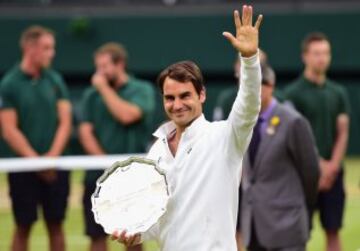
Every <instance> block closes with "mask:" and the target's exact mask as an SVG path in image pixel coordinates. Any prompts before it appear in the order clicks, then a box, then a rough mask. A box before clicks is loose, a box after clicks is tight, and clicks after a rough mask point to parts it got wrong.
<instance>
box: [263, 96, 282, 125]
mask: <svg viewBox="0 0 360 251" xmlns="http://www.w3.org/2000/svg"><path fill="white" fill-rule="evenodd" d="M277 103H278V102H277V100H276V99H275V98H272V100H271V102H270V105H269V106H268V107H267V108H266V109H265V110H264V111H263V112H262V113H260V118H261V119H262V120H263V121H267V120H268V119H269V118H270V115H271V114H272V112H273V110H274V108H275V106H276V104H277Z"/></svg>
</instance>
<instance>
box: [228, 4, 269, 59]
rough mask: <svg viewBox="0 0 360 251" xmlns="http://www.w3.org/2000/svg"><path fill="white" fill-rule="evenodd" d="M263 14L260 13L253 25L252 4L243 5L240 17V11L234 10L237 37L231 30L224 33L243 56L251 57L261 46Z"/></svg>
mask: <svg viewBox="0 0 360 251" xmlns="http://www.w3.org/2000/svg"><path fill="white" fill-rule="evenodd" d="M262 17H263V16H262V15H259V16H258V18H257V20H256V22H255V25H254V26H253V25H252V19H253V9H252V7H251V6H246V5H244V6H243V9H242V15H241V18H240V15H239V12H238V11H234V21H235V27H236V37H234V36H233V35H232V34H231V33H230V32H224V33H223V35H224V36H225V37H226V38H227V39H228V40H229V41H230V43H231V44H232V45H233V47H234V48H235V49H236V50H237V51H238V52H239V53H241V55H242V56H243V57H251V56H252V55H254V54H256V52H257V50H258V47H259V27H260V24H261V21H262Z"/></svg>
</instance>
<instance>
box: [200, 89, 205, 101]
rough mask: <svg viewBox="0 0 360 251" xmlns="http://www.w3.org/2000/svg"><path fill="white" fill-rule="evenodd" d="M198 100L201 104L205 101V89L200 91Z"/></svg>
mask: <svg viewBox="0 0 360 251" xmlns="http://www.w3.org/2000/svg"><path fill="white" fill-rule="evenodd" d="M199 98H200V102H201V103H202V104H203V103H204V102H205V100H206V91H205V89H202V90H201V91H200V95H199Z"/></svg>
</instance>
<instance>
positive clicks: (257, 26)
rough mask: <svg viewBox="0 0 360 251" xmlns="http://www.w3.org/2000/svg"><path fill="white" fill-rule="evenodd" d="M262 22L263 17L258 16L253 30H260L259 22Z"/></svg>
mask: <svg viewBox="0 0 360 251" xmlns="http://www.w3.org/2000/svg"><path fill="white" fill-rule="evenodd" d="M262 20H263V15H259V16H258V18H257V20H256V23H255V28H256V29H257V30H258V29H259V28H260V25H261V22H262Z"/></svg>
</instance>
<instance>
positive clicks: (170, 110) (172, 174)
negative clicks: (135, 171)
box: [112, 5, 262, 251]
mask: <svg viewBox="0 0 360 251" xmlns="http://www.w3.org/2000/svg"><path fill="white" fill-rule="evenodd" d="M234 19H235V26H236V36H233V35H232V34H231V33H229V32H224V33H223V35H224V36H225V38H227V39H228V40H229V41H230V43H231V44H232V45H233V47H234V48H235V49H236V50H237V51H238V52H239V57H240V60H241V74H240V75H241V79H240V88H239V91H238V94H237V98H236V100H235V102H234V105H233V108H232V110H231V113H230V115H229V118H228V119H227V120H224V121H219V122H213V123H211V122H209V121H207V120H206V119H205V117H204V115H203V113H202V112H203V108H202V106H203V103H204V102H205V99H206V93H205V87H204V83H203V77H202V75H201V72H200V69H199V68H198V67H197V66H196V65H195V64H194V63H193V62H191V61H183V62H178V63H175V64H173V65H171V66H169V67H168V68H166V69H165V70H164V71H162V72H161V73H160V75H159V78H158V84H159V87H160V90H161V93H162V96H163V103H164V109H165V112H166V114H167V116H168V117H169V119H170V121H169V122H168V123H166V124H164V125H162V126H161V127H160V128H159V129H158V130H157V131H156V132H155V133H154V136H156V137H157V141H156V142H155V143H154V145H153V146H152V148H151V149H150V152H149V154H148V156H147V158H149V159H151V160H153V161H154V162H156V164H157V165H158V166H159V167H161V168H162V170H163V171H164V173H165V176H166V180H167V185H168V191H169V199H168V203H167V207H166V213H165V214H164V215H163V216H162V217H160V219H159V220H158V221H157V222H156V223H155V224H154V225H152V227H151V228H150V229H148V230H147V231H145V232H143V233H134V232H132V231H128V229H125V228H119V229H117V230H116V231H114V232H113V233H112V238H113V239H116V240H118V241H119V242H121V243H123V244H125V245H127V246H131V245H134V244H138V243H140V242H141V241H143V240H150V239H155V240H157V241H158V243H159V245H160V248H161V250H163V251H184V250H196V251H209V250H222V251H235V250H237V248H236V241H235V232H236V217H237V207H238V187H239V184H240V174H241V162H242V159H243V155H244V153H245V151H246V149H247V147H248V145H249V142H250V139H251V136H252V131H253V127H254V125H255V123H256V120H257V117H258V113H259V111H260V88H261V71H260V63H259V55H258V37H259V35H258V32H259V27H260V24H261V21H262V16H261V15H260V16H259V17H258V18H257V20H256V22H255V25H252V23H253V22H252V19H253V10H252V7H251V6H246V5H245V6H243V8H242V15H241V17H240V15H239V13H238V12H237V11H235V12H234Z"/></svg>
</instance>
